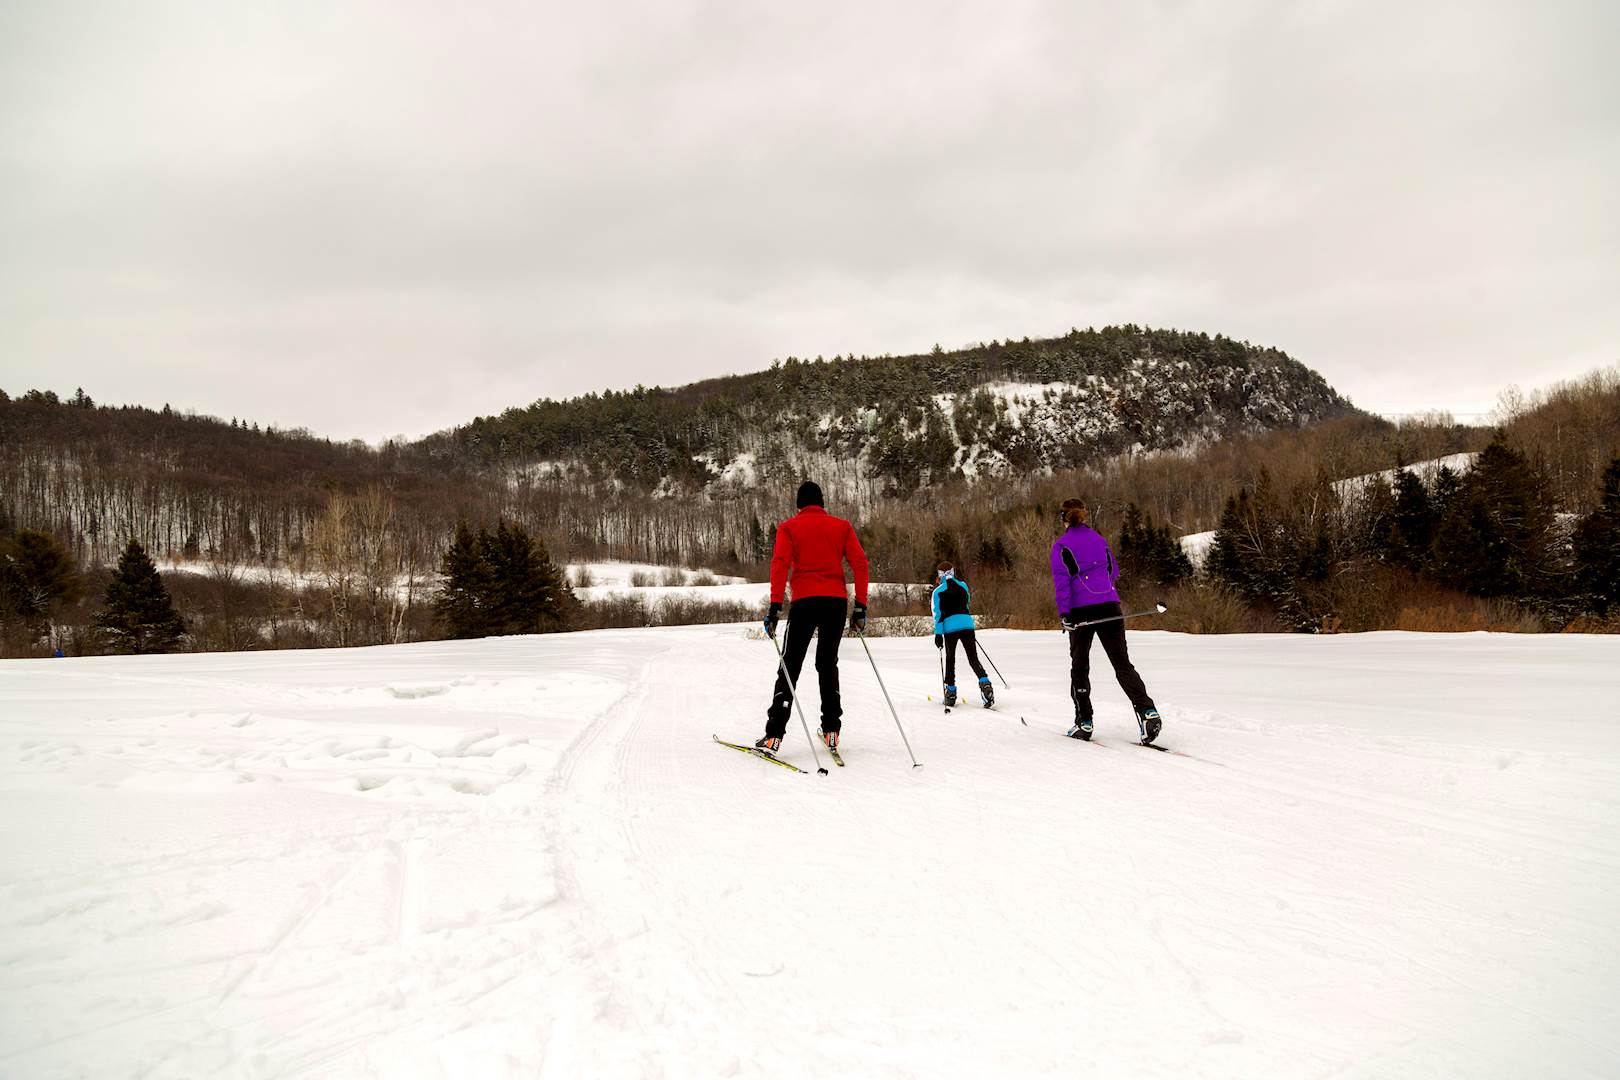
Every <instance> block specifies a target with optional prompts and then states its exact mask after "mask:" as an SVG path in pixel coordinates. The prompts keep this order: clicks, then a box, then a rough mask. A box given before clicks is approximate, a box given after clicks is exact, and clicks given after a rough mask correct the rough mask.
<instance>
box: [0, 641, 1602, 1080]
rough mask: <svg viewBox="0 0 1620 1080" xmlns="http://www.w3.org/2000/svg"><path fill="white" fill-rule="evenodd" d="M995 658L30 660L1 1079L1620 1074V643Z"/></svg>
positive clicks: (472, 646) (7, 865)
mask: <svg viewBox="0 0 1620 1080" xmlns="http://www.w3.org/2000/svg"><path fill="white" fill-rule="evenodd" d="M982 637H983V639H984V640H985V641H986V642H987V643H988V645H989V648H990V650H991V651H992V652H993V653H994V655H995V656H996V659H997V662H998V663H999V664H1000V665H1001V669H1002V670H1003V671H1004V672H1005V673H1006V675H1007V677H1008V678H1009V679H1010V680H1011V681H1012V688H1011V689H1010V690H1001V691H999V696H1000V699H1001V700H1000V703H999V704H1000V708H999V710H998V711H995V712H986V711H984V710H982V709H979V708H977V707H976V706H971V705H964V706H959V707H958V708H957V709H956V710H954V711H953V712H952V713H951V714H950V715H948V716H947V715H942V714H941V712H940V710H939V708H938V707H937V705H934V704H930V703H929V702H928V701H927V696H928V695H929V694H930V693H935V692H936V691H937V685H936V684H937V681H938V669H937V665H936V662H935V656H934V650H933V647H932V642H931V640H930V639H928V638H918V639H874V640H873V641H872V642H871V645H872V649H873V652H874V653H875V655H876V657H877V660H878V662H879V663H880V664H882V665H883V672H884V677H885V680H886V681H887V683H888V685H889V689H890V692H891V693H892V694H893V696H894V699H895V703H896V705H897V706H898V707H899V709H900V714H901V719H902V720H903V722H904V723H905V724H906V726H907V734H908V735H909V736H910V738H911V741H912V745H913V747H914V749H915V750H916V753H917V756H918V758H919V760H921V761H922V762H924V764H925V765H926V768H923V769H918V770H913V769H911V768H910V760H909V758H908V757H907V756H906V752H905V749H904V747H903V746H902V745H901V742H900V737H899V734H898V733H897V732H896V731H895V729H894V723H893V721H892V720H891V719H890V718H889V716H888V714H887V711H886V710H885V708H884V705H883V701H882V697H881V695H880V694H879V692H878V688H877V684H876V682H875V681H874V680H873V677H872V672H871V669H870V668H869V667H868V666H867V664H866V658H865V655H864V654H863V653H862V652H861V651H860V648H859V644H858V643H856V642H849V643H848V644H846V646H845V648H844V652H843V660H842V666H843V672H844V683H845V693H844V698H845V704H846V710H847V712H846V717H845V727H844V732H845V734H844V740H845V742H844V755H845V758H846V760H847V761H848V763H849V764H848V768H845V769H835V770H833V772H832V774H831V775H830V776H827V777H820V776H815V775H809V776H801V775H797V774H794V773H791V772H788V771H787V770H784V769H778V768H776V767H774V766H772V765H770V764H768V763H766V762H762V761H757V760H753V759H751V758H749V757H748V756H746V755H743V754H738V753H736V752H734V751H729V750H726V749H725V748H723V747H718V746H716V745H715V744H714V743H713V742H712V741H711V739H710V733H711V732H713V733H718V734H719V735H720V737H721V738H729V739H734V740H736V741H739V742H752V740H753V739H754V738H755V737H757V734H758V731H759V729H760V728H761V726H762V717H763V711H764V706H765V704H766V702H767V699H768V696H769V693H770V686H771V681H772V678H773V675H774V662H773V661H774V658H773V657H772V656H771V653H770V646H769V644H768V643H766V642H764V641H761V640H758V639H757V638H756V639H753V640H750V639H749V638H748V637H747V636H746V635H745V633H744V630H743V629H742V628H739V627H703V628H681V629H666V630H649V631H601V632H595V633H587V634H571V635H552V636H547V637H538V638H507V639H499V640H488V641H476V642H439V643H430V644H422V645H412V646H395V647H389V648H377V649H359V650H345V651H336V650H334V651H325V652H300V653H259V654H234V655H206V656H178V657H151V658H93V659H83V660H51V661H28V662H7V663H5V664H3V665H0V1000H3V1001H4V1002H5V1005H4V1008H3V1009H0V1075H5V1076H12V1075H17V1076H30V1077H37V1076H75V1075H83V1074H94V1075H109V1074H111V1075H125V1074H133V1075H144V1076H196V1075H237V1076H300V1075H308V1076H367V1075H373V1076H401V1075H405V1076H545V1077H578V1076H593V1077H599V1076H622V1077H639V1076H671V1077H686V1076H691V1077H708V1076H717V1075H719V1076H725V1075H733V1076H766V1075H795V1076H798V1075H806V1076H847V1075H862V1076H893V1077H903V1076H928V1077H939V1076H963V1077H967V1076H973V1077H980V1076H985V1075H1019V1076H1042V1075H1050V1076H1066V1077H1072V1076H1086V1075H1095V1076H1194V1077H1198V1076H1207V1077H1238V1076H1242V1077H1255V1076H1276V1077H1328V1076H1334V1077H1341V1076H1367V1077H1373V1076H1376V1077H1404V1076H1410V1077H1428V1076H1456V1075H1467V1076H1470V1077H1496V1076H1500V1077H1521V1076H1526V1075H1559V1076H1563V1077H1579V1076H1591V1077H1598V1076H1606V1075H1612V1071H1613V1066H1614V1062H1616V1061H1620V1035H1617V1034H1616V1032H1617V1031H1620V1006H1617V1004H1616V1003H1617V1002H1620V920H1617V918H1616V916H1615V914H1614V903H1613V897H1614V896H1615V895H1616V887H1617V886H1620V723H1617V720H1620V717H1617V715H1616V712H1617V709H1616V706H1615V704H1614V701H1615V697H1616V695H1615V689H1616V686H1615V678H1614V676H1613V674H1612V672H1613V671H1614V670H1616V669H1617V668H1620V639H1613V638H1581V637H1570V636H1565V637H1550V636H1549V637H1529V636H1498V635H1482V634H1474V635H1454V636H1439V635H1414V634H1377V635H1360V636H1342V637H1328V638H1305V637H1220V638H1212V637H1186V636H1180V635H1170V634H1145V633H1133V634H1132V635H1131V647H1132V652H1133V656H1134V658H1135V660H1136V662H1137V665H1138V667H1139V668H1140V669H1141V671H1142V673H1143V675H1144V677H1145V678H1146V680H1147V683H1148V686H1149V688H1150V689H1151V691H1152V692H1153V694H1154V696H1155V698H1156V699H1157V700H1158V702H1159V703H1160V706H1161V709H1162V710H1163V711H1164V714H1165V717H1166V727H1165V732H1164V735H1163V737H1162V739H1161V741H1162V742H1163V743H1164V744H1165V745H1167V746H1173V747H1175V748H1177V749H1178V750H1183V751H1185V752H1187V753H1189V754H1192V755H1195V758H1196V759H1197V760H1194V759H1188V758H1182V757H1173V756H1170V755H1164V754H1152V753H1148V752H1146V751H1142V750H1139V749H1137V748H1134V747H1132V746H1130V745H1129V740H1130V739H1131V738H1132V736H1133V734H1134V731H1135V722H1134V720H1132V719H1131V717H1130V714H1129V710H1128V708H1127V706H1126V705H1125V703H1124V699H1123V695H1121V694H1120V693H1119V691H1118V688H1117V687H1115V686H1114V685H1113V684H1112V682H1111V679H1110V677H1109V676H1108V675H1107V672H1106V664H1105V662H1103V661H1102V658H1101V657H1100V656H1099V657H1098V658H1097V660H1098V662H1099V666H1100V670H1099V671H1098V672H1097V676H1098V677H1097V679H1096V691H1095V693H1096V696H1097V700H1098V723H1097V734H1098V738H1099V739H1101V740H1102V742H1103V743H1105V744H1106V745H1105V746H1103V747H1093V746H1086V745H1083V744H1080V743H1075V742H1073V741H1070V740H1064V739H1061V738H1059V737H1057V732H1060V731H1061V730H1062V727H1063V726H1064V723H1065V721H1066V718H1067V717H1066V705H1067V699H1066V695H1065V691H1064V686H1065V682H1064V680H1065V676H1066V665H1067V655H1066V652H1065V650H1064V644H1063V640H1062V638H1061V637H1059V636H1058V635H1057V634H1056V633H1045V634H1039V633H1010V632H995V631H992V632H988V633H984V634H983V635H982ZM803 692H804V694H805V698H804V704H805V707H806V709H807V711H808V712H809V713H810V714H811V718H812V723H813V721H814V714H815V710H816V706H817V698H816V690H815V680H814V679H813V678H808V679H806V680H804V682H803ZM1019 714H1022V715H1024V716H1026V717H1027V718H1028V719H1029V721H1030V723H1031V725H1033V726H1031V727H1024V726H1021V725H1020V724H1019V723H1018V715H1019ZM783 756H784V757H785V758H787V759H788V760H791V761H793V762H795V763H797V764H800V765H802V766H805V767H811V762H810V754H809V750H808V748H807V747H806V746H805V745H804V736H803V732H802V731H801V730H800V729H799V727H798V725H797V724H794V725H792V726H790V728H789V732H788V739H787V741H786V744H785V745H784V748H783Z"/></svg>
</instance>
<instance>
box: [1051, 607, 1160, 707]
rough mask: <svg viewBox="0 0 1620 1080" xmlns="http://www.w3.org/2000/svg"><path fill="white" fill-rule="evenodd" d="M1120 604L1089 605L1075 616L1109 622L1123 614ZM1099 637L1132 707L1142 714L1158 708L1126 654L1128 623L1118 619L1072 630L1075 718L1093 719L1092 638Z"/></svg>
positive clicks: (1071, 681) (1071, 687)
mask: <svg viewBox="0 0 1620 1080" xmlns="http://www.w3.org/2000/svg"><path fill="white" fill-rule="evenodd" d="M1122 610H1123V609H1121V608H1120V606H1119V605H1118V604H1117V603H1112V602H1110V603H1107V604H1087V605H1085V606H1084V607H1080V608H1076V609H1075V610H1074V611H1073V612H1072V613H1071V614H1073V615H1077V616H1079V618H1080V621H1082V622H1084V621H1085V620H1087V619H1106V618H1107V617H1108V616H1110V615H1119V614H1121V613H1122ZM1093 637H1095V638H1097V639H1098V640H1099V641H1101V642H1102V647H1103V652H1105V653H1107V654H1108V662H1109V663H1111V664H1113V665H1114V678H1116V679H1118V680H1119V686H1120V689H1121V690H1124V691H1125V696H1126V697H1128V698H1130V699H1131V707H1132V708H1134V709H1135V710H1136V712H1137V715H1141V713H1142V711H1143V710H1144V709H1152V708H1156V706H1155V705H1154V704H1153V699H1152V698H1150V697H1148V692H1147V686H1145V685H1144V684H1143V682H1142V676H1140V675H1138V674H1137V673H1136V667H1135V666H1134V665H1133V664H1132V663H1131V657H1130V654H1129V653H1128V652H1126V651H1125V620H1123V619H1115V620H1114V621H1113V622H1106V623H1099V624H1098V625H1096V626H1083V627H1081V628H1080V629H1078V630H1070V631H1069V696H1070V697H1072V698H1073V699H1074V716H1075V719H1076V720H1090V719H1091V639H1092V638H1093Z"/></svg>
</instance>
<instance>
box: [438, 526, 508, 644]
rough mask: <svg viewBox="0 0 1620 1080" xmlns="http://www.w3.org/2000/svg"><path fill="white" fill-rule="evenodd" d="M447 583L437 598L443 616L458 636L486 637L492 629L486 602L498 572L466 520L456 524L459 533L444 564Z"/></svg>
mask: <svg viewBox="0 0 1620 1080" xmlns="http://www.w3.org/2000/svg"><path fill="white" fill-rule="evenodd" d="M440 570H441V572H442V573H443V574H444V587H443V588H442V589H441V590H440V591H439V596H438V599H437V601H436V605H435V606H436V608H437V610H438V615H439V619H440V620H441V621H442V622H443V623H444V625H445V629H446V630H448V631H449V633H450V636H451V637H454V638H476V637H484V636H485V635H486V634H488V633H490V632H491V631H490V629H489V618H488V613H487V611H486V608H485V605H486V604H487V603H488V601H489V597H490V594H491V592H492V589H491V584H492V582H493V579H494V575H493V573H492V571H491V569H490V565H489V563H488V562H487V561H486V560H485V559H484V557H483V553H482V551H481V549H480V545H479V542H478V539H477V537H475V536H473V533H472V530H470V529H469V528H467V523H466V522H465V521H463V522H460V523H458V524H457V525H456V533H455V537H454V538H453V539H452V540H451V541H450V547H449V548H448V549H447V550H446V551H445V553H444V561H443V562H442V563H441V564H440Z"/></svg>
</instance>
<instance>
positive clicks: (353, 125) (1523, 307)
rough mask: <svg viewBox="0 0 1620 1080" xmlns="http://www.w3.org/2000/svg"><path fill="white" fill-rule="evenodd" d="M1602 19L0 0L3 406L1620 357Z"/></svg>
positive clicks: (1489, 377)
mask: <svg viewBox="0 0 1620 1080" xmlns="http://www.w3.org/2000/svg"><path fill="white" fill-rule="evenodd" d="M1617 43H1620V4H1615V3H1613V2H1607V0H1605V2H1593V3H1568V2H1556V0H1555V2H1548V3H1531V2H1527V0H1515V2H1501V0H1473V2H1467V3H1455V4H1425V3H1421V2H1409V0H1403V2H1400V3H1377V2H1365V0H1354V2H1342V3H1341V2H1309V0H1293V2H1284V3H1253V2H1245V0H1219V2H1209V3H1172V2H1160V3H1152V2H1142V0H1132V2H1128V3H1127V2H1123V0H1122V2H1118V3H1112V4H1101V3H1088V2H1078V0H1054V2H1051V3H1042V2H1016V0H1011V2H1009V0H998V2H995V3H985V4H978V5H974V4H956V5H947V4H938V3H918V4H884V3H880V2H874V0H861V2H857V3H843V2H831V3H829V2H826V0H822V2H818V3H803V2H795V3H791V4H766V3H760V2H753V0H750V2H738V0H730V2H724V3H693V2H675V0H658V2H655V3H642V4H633V5H632V4H619V3H611V2H606V3H598V4H581V3H569V4H549V3H532V2H526V3H505V2H491V3H469V4H461V5H451V4H443V3H437V2H435V3H407V2H402V0H386V2H361V3H341V2H340V3H334V2H332V0H319V2H313V3H306V2H295V0H277V2H274V3H254V4H244V3H236V2H232V0H182V2H166V0H145V2H142V3H138V4H135V3H130V4H125V3H114V2H108V3H95V4H92V3H80V2H76V0H5V3H3V4H0V387H3V388H4V389H6V390H8V391H10V392H12V393H17V392H19V391H20V390H24V389H27V388H29V387H41V388H51V389H55V390H57V391H58V392H62V393H71V392H72V390H73V388H74V387H76V386H83V387H84V388H85V389H86V390H87V391H88V392H89V393H90V394H91V395H92V396H94V397H95V398H97V399H98V400H101V401H107V402H126V401H127V402H137V403H143V404H150V405H154V406H155V405H160V404H162V403H164V402H171V403H173V404H174V405H175V407H177V408H182V407H184V408H194V409H197V410H199V411H203V412H209V413H214V414H217V415H220V416H233V415H235V416H242V417H251V418H253V419H256V420H259V421H261V422H270V423H275V424H277V425H279V426H300V425H301V426H307V427H309V428H311V429H313V430H315V431H317V432H319V433H321V434H326V435H331V436H334V437H345V438H346V437H351V436H357V437H362V438H366V439H377V438H381V437H385V436H388V435H393V434H396V433H406V434H410V435H419V434H422V433H425V432H427V431H431V430H435V429H438V428H442V427H447V426H449V425H451V424H454V423H457V422H459V421H464V420H467V419H469V418H471V417H473V416H475V415H478V414H482V413H491V412H497V411H499V410H501V409H502V408H505V407H507V406H510V405H517V404H525V403H527V402H529V401H531V400H533V399H535V398H537V397H541V396H552V397H557V396H566V395H572V394H576V393H580V392H583V391H587V390H592V389H603V388H609V387H627V386H631V385H634V384H636V383H637V382H645V383H649V384H651V383H661V384H664V385H671V384H676V383H681V382H687V381H691V380H692V379H696V378H702V377H706V376H711V375H718V374H724V373H729V372H737V371H747V370H755V369H758V368H761V367H764V366H766V365H767V364H769V362H770V361H771V360H772V359H773V358H778V357H785V356H788V355H798V356H805V357H810V356H815V355H818V354H820V355H824V356H828V357H831V356H832V355H834V354H835V353H848V352H855V353H868V354H881V353H885V352H890V353H896V354H898V353H905V352H913V351H923V350H926V349H928V348H930V347H931V346H932V345H933V344H934V343H936V342H938V343H940V344H941V345H944V346H945V347H947V348H949V347H952V346H956V345H961V344H965V343H968V342H974V341H980V340H986V341H987V340H990V339H992V338H1006V337H1023V336H1025V335H1030V336H1037V337H1038V336H1043V335H1052V334H1059V333H1063V332H1065V331H1067V330H1068V329H1069V328H1070V327H1071V326H1079V327H1084V326H1087V325H1098V326H1100V325H1103V324H1106V323H1113V322H1136V323H1145V324H1148V325H1152V326H1176V327H1184V328H1190V329H1198V330H1207V331H1210V332H1212V333H1213V332H1222V333H1226V334H1228V335H1231V336H1233V337H1238V338H1244V339H1247V340H1250V341H1253V342H1256V343H1264V344H1269V345H1275V346H1277V347H1280V348H1282V349H1285V350H1287V351H1288V352H1289V353H1290V354H1292V355H1293V356H1295V357H1296V358H1298V359H1300V360H1301V361H1303V362H1305V363H1306V364H1309V365H1311V366H1312V367H1315V368H1316V369H1317V370H1319V371H1321V372H1322V373H1323V374H1324V375H1325V376H1326V377H1327V378H1328V380H1329V381H1330V382H1332V383H1333V384H1334V385H1335V386H1337V387H1338V388H1339V389H1340V390H1342V391H1344V392H1345V393H1347V394H1349V395H1350V396H1351V397H1352V398H1353V399H1354V400H1355V401H1356V403H1357V404H1359V405H1362V406H1363V407H1367V408H1373V409H1377V410H1381V411H1407V410H1414V409H1420V408H1425V407H1431V406H1439V407H1449V408H1452V409H1454V410H1458V411H1469V410H1479V409H1486V408H1489V407H1490V405H1491V404H1492V402H1493V401H1494V399H1495V397H1496V394H1497V392H1498V390H1500V389H1501V388H1502V387H1503V386H1504V385H1505V384H1508V383H1517V384H1519V385H1521V386H1524V387H1526V388H1530V387H1534V386H1538V385H1542V384H1545V383H1546V382H1548V381H1549V380H1552V379H1556V378H1562V377H1566V376H1570V375H1575V374H1578V373H1580V372H1582V371H1585V370H1589V369H1591V368H1593V367H1596V366H1599V365H1604V364H1612V363H1616V362H1620V74H1617V71H1620V65H1617V64H1616V63H1615V60H1614V50H1615V48H1616V45H1617Z"/></svg>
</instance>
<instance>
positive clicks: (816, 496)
mask: <svg viewBox="0 0 1620 1080" xmlns="http://www.w3.org/2000/svg"><path fill="white" fill-rule="evenodd" d="M793 505H794V506H796V507H798V508H799V509H800V510H803V509H804V508H805V507H807V506H826V505H827V504H826V503H825V502H823V501H822V498H821V485H820V484H818V483H816V482H815V481H814V480H806V481H805V482H804V483H802V484H800V485H799V494H798V496H797V497H796V498H795V499H794V500H793Z"/></svg>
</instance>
